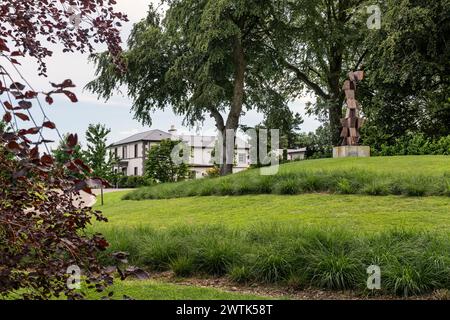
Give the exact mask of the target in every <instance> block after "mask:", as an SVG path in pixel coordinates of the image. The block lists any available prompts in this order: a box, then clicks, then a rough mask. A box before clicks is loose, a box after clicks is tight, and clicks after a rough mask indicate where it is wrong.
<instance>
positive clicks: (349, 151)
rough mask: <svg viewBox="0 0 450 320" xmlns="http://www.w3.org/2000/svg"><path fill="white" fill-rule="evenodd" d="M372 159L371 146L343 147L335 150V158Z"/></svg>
mask: <svg viewBox="0 0 450 320" xmlns="http://www.w3.org/2000/svg"><path fill="white" fill-rule="evenodd" d="M346 157H360V158H367V157H370V147H369V146H341V147H334V148H333V158H346Z"/></svg>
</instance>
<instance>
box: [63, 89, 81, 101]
mask: <svg viewBox="0 0 450 320" xmlns="http://www.w3.org/2000/svg"><path fill="white" fill-rule="evenodd" d="M63 93H64V94H65V95H66V96H67V97H68V98H69V99H70V101H72V102H73V103H75V102H78V98H77V96H76V95H75V93H73V92H70V91H67V90H63Z"/></svg>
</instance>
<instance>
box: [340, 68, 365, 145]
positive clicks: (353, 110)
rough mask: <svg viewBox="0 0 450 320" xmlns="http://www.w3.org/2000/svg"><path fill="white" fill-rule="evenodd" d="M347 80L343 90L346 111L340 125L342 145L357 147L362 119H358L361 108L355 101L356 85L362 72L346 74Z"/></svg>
mask: <svg viewBox="0 0 450 320" xmlns="http://www.w3.org/2000/svg"><path fill="white" fill-rule="evenodd" d="M348 77H349V80H345V82H344V87H343V90H344V91H345V98H346V99H347V111H346V114H345V118H343V119H341V124H342V132H341V138H342V145H343V146H358V145H359V138H360V135H359V130H360V129H361V128H362V126H363V124H364V119H362V118H360V117H359V115H360V110H361V106H360V104H359V103H358V101H356V99H355V92H356V84H357V82H358V81H362V80H363V78H364V71H356V72H353V71H352V72H350V73H349V74H348Z"/></svg>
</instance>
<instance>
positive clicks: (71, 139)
mask: <svg viewBox="0 0 450 320" xmlns="http://www.w3.org/2000/svg"><path fill="white" fill-rule="evenodd" d="M77 144H78V135H77V134H69V136H68V137H67V146H68V147H69V148H74V147H75V146H76V145H77Z"/></svg>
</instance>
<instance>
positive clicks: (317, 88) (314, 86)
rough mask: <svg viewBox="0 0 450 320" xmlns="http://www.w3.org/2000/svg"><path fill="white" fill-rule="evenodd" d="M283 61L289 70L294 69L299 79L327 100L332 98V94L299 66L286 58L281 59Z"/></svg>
mask: <svg viewBox="0 0 450 320" xmlns="http://www.w3.org/2000/svg"><path fill="white" fill-rule="evenodd" d="M281 62H282V63H283V65H284V66H285V67H286V68H288V69H289V70H291V71H293V72H294V73H295V75H296V77H297V79H298V80H300V81H302V82H303V83H305V84H306V85H307V86H308V87H309V88H310V89H311V90H313V91H314V92H315V93H316V94H317V95H318V96H320V97H321V98H323V99H325V100H327V99H329V98H330V96H329V95H328V94H327V93H325V91H323V90H322V88H321V87H320V86H319V85H318V84H317V83H314V82H313V81H311V80H310V79H309V78H308V76H307V75H306V74H305V73H303V72H302V71H301V70H300V69H299V68H297V67H296V66H294V65H292V64H290V63H289V62H287V61H286V60H283V59H282V60H281Z"/></svg>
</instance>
